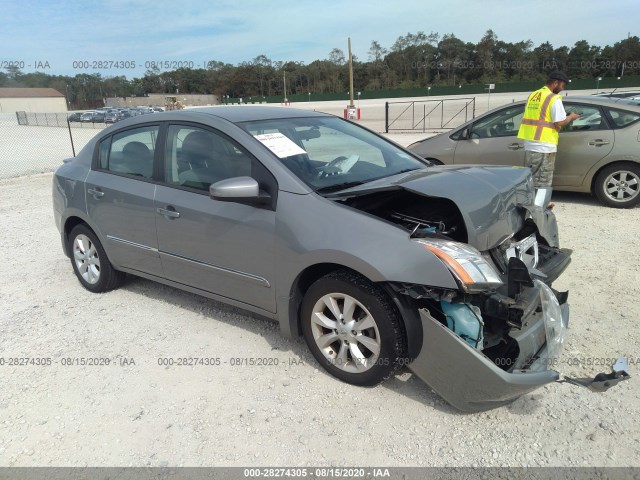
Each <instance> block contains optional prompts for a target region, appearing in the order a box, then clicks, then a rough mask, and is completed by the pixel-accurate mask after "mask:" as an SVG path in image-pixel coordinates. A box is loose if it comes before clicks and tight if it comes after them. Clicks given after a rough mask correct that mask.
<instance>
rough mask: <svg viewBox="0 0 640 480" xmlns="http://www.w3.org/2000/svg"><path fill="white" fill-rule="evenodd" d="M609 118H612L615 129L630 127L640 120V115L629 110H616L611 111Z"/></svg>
mask: <svg viewBox="0 0 640 480" xmlns="http://www.w3.org/2000/svg"><path fill="white" fill-rule="evenodd" d="M609 116H610V117H611V120H612V123H613V128H624V127H628V126H629V125H631V124H633V123H636V122H637V121H638V120H640V114H638V113H635V112H629V111H627V110H618V109H616V108H610V109H609Z"/></svg>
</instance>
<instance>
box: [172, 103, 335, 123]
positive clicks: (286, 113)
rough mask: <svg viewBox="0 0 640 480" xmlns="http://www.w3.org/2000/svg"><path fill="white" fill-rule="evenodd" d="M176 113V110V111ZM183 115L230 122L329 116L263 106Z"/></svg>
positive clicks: (196, 109) (200, 110) (191, 112)
mask: <svg viewBox="0 0 640 480" xmlns="http://www.w3.org/2000/svg"><path fill="white" fill-rule="evenodd" d="M174 112H175V110H174ZM179 112H183V113H187V112H188V113H189V114H193V113H198V114H203V115H212V116H215V117H220V118H222V119H224V120H227V121H229V122H233V123H237V122H248V121H254V120H271V119H275V118H300V117H326V116H327V114H325V113H321V112H316V111H313V112H312V111H310V110H302V109H299V108H292V107H271V106H262V105H251V106H250V105H233V106H220V107H206V108H190V109H188V110H179Z"/></svg>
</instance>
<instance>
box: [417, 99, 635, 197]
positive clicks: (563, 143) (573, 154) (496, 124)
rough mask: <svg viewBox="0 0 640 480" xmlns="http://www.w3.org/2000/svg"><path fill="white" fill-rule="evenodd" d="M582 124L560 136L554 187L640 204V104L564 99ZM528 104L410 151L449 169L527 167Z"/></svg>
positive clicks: (479, 120) (478, 120)
mask: <svg viewBox="0 0 640 480" xmlns="http://www.w3.org/2000/svg"><path fill="white" fill-rule="evenodd" d="M562 102H563V104H564V107H565V109H566V110H567V112H570V111H571V112H576V113H578V114H579V115H580V118H579V119H578V120H575V121H574V122H573V123H571V124H569V125H568V126H566V127H564V128H563V130H562V131H561V132H560V142H559V145H558V154H557V156H556V164H555V173H554V177H553V188H554V189H555V190H565V191H572V192H590V193H592V194H593V195H595V196H596V197H597V198H598V199H599V200H600V201H601V202H602V203H603V204H605V205H607V206H610V207H615V208H629V207H633V206H634V205H637V204H638V202H640V102H637V101H633V100H626V99H610V98H606V97H594V96H591V97H577V96H576V97H566V98H563V100H562ZM524 104H525V102H515V103H511V104H509V105H505V106H502V107H499V108H497V109H494V110H492V111H490V112H488V113H486V114H484V115H481V116H479V117H477V118H475V119H473V120H471V121H470V122H467V123H465V124H464V125H462V126H461V127H458V128H456V129H455V130H454V131H453V132H450V133H443V134H440V135H436V136H435V137H431V138H427V139H425V140H422V141H419V142H416V143H414V144H412V145H410V146H409V147H407V148H408V149H409V150H411V151H413V152H414V153H416V154H418V155H420V156H421V157H423V158H427V159H430V160H432V161H434V162H436V163H440V164H446V165H451V164H455V165H459V164H476V165H477V164H485V165H486V164H490V165H514V166H524V142H523V140H521V139H519V138H517V134H518V128H519V127H520V121H521V120H522V114H523V112H524Z"/></svg>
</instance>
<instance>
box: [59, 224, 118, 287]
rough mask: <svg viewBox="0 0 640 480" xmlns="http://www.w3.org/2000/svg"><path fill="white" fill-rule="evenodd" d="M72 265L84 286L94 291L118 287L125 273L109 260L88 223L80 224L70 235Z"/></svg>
mask: <svg viewBox="0 0 640 480" xmlns="http://www.w3.org/2000/svg"><path fill="white" fill-rule="evenodd" d="M69 242H70V246H71V265H72V266H73V271H74V272H75V274H76V276H77V277H78V280H80V283H81V284H82V286H83V287H84V288H86V289H87V290H89V291H91V292H94V293H102V292H107V291H109V290H113V289H114V288H116V287H118V285H120V283H121V282H122V279H123V278H124V273H122V272H119V271H117V270H116V269H114V268H113V265H111V262H109V259H108V258H107V254H106V253H105V251H104V248H102V245H101V244H100V241H99V240H98V238H97V237H96V234H95V233H93V231H92V230H91V229H90V228H89V227H87V226H86V225H78V226H76V227H75V228H74V229H73V230H71V234H70V235H69Z"/></svg>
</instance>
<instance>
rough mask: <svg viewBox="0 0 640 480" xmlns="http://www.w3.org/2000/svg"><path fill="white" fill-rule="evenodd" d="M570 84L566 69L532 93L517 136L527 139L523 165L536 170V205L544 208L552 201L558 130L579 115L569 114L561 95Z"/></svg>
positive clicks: (534, 175)
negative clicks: (565, 72)
mask: <svg viewBox="0 0 640 480" xmlns="http://www.w3.org/2000/svg"><path fill="white" fill-rule="evenodd" d="M567 83H569V78H567V76H566V75H565V74H564V73H563V72H559V71H555V72H551V73H550V74H549V79H548V80H547V83H546V85H545V86H544V87H542V88H541V89H540V90H536V91H535V92H533V93H532V94H531V95H529V99H528V100H527V106H526V107H525V110H524V116H523V117H522V122H521V123H520V130H519V131H518V138H522V139H523V140H524V141H525V142H524V149H525V154H524V155H525V156H524V164H525V166H527V167H530V168H531V171H532V173H533V182H534V186H535V187H536V199H535V204H536V205H539V206H541V207H543V208H544V207H546V206H547V205H548V204H549V200H551V185H552V183H553V169H554V166H555V161H556V152H557V151H558V132H559V130H560V129H561V128H562V127H563V126H565V125H567V124H569V123H571V122H573V121H574V120H575V119H576V118H578V117H579V115H578V114H576V113H570V114H569V115H567V113H566V112H565V110H564V106H563V105H562V96H560V95H558V94H559V93H560V92H561V91H562V90H564V88H565V86H566V85H567Z"/></svg>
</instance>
